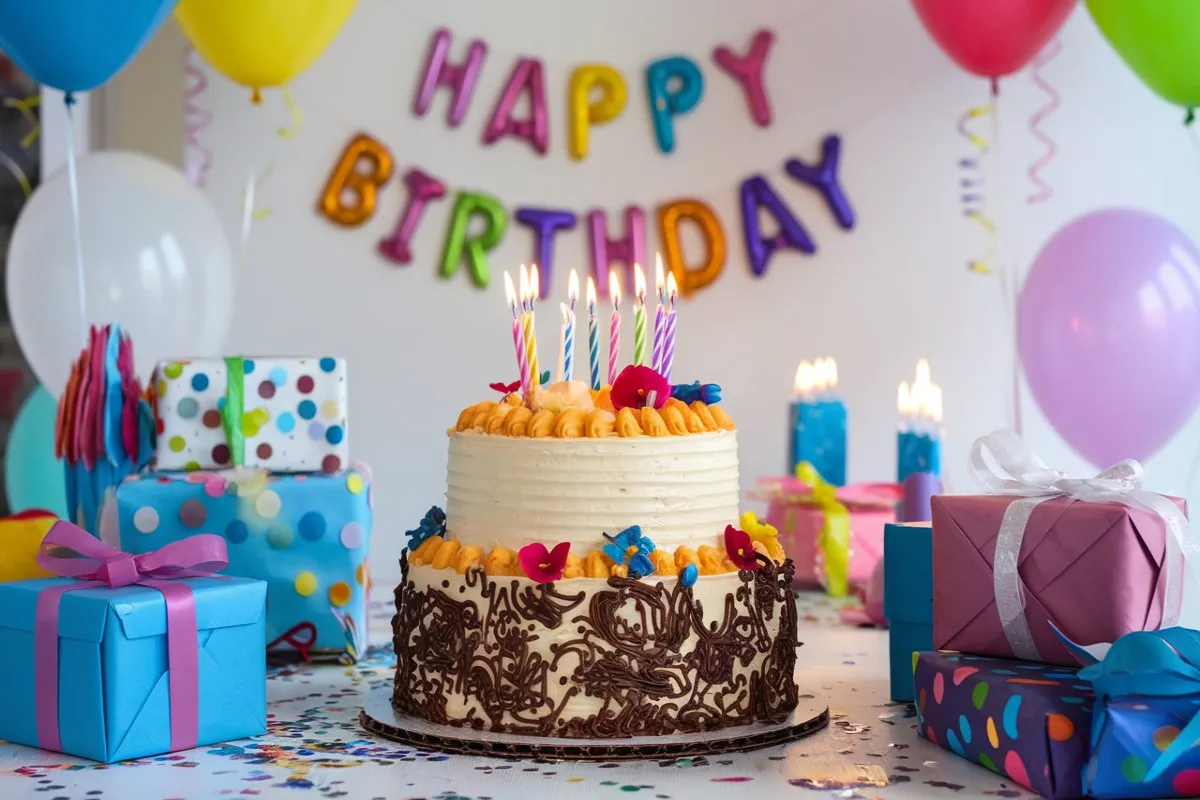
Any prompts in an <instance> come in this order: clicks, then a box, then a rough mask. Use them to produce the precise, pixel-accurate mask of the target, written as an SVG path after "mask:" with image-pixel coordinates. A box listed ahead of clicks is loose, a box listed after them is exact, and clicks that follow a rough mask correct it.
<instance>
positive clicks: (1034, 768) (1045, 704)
mask: <svg viewBox="0 0 1200 800" xmlns="http://www.w3.org/2000/svg"><path fill="white" fill-rule="evenodd" d="M913 655H914V664H913V673H914V674H913V683H914V687H913V688H914V690H915V697H916V706H917V723H918V729H919V731H920V734H921V736H922V737H923V738H925V739H928V740H929V741H931V742H933V743H934V744H936V745H938V746H940V747H944V748H946V749H947V750H950V751H952V752H954V753H956V754H957V755H959V756H961V757H962V758H965V759H967V760H968V761H972V762H974V763H975V764H978V765H980V767H981V768H986V769H990V770H991V771H993V772H996V773H999V774H1001V775H1005V776H1007V777H1008V778H1010V779H1011V780H1012V781H1013V782H1014V783H1017V784H1019V785H1021V786H1024V787H1025V788H1027V789H1030V790H1032V791H1035V792H1037V793H1038V794H1040V795H1042V796H1044V797H1049V798H1055V799H1056V800H1057V799H1058V798H1068V797H1082V796H1084V793H1083V771H1084V768H1085V766H1086V764H1087V758H1088V752H1089V739H1090V736H1091V727H1092V703H1093V699H1094V696H1093V694H1092V690H1091V687H1090V686H1089V685H1088V684H1087V683H1086V682H1085V681H1081V680H1079V678H1078V676H1077V675H1076V670H1074V669H1071V668H1067V667H1055V666H1050V665H1047V664H1034V663H1029V662H1024V661H1011V660H1008V659H1000V658H987V657H983V656H967V655H960V654H958V653H944V652H923V653H919V654H918V653H914V654H913Z"/></svg>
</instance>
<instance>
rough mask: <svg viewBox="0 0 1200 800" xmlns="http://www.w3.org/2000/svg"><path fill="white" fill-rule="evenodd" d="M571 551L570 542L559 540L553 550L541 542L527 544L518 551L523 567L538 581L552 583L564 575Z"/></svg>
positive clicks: (518, 557) (527, 573) (526, 572)
mask: <svg viewBox="0 0 1200 800" xmlns="http://www.w3.org/2000/svg"><path fill="white" fill-rule="evenodd" d="M570 552H571V543H570V542H559V543H558V544H556V545H554V549H553V550H547V549H546V545H544V544H542V543H541V542H534V543H533V544H527V545H525V546H524V547H522V548H521V550H520V551H519V552H518V553H517V560H518V561H520V562H521V569H523V570H525V574H526V575H528V576H529V577H530V578H533V580H535V581H537V582H538V583H552V582H553V581H556V580H558V579H559V578H561V577H562V576H563V572H565V571H566V569H567V555H568V554H570Z"/></svg>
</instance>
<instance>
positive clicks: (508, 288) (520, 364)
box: [504, 272, 529, 397]
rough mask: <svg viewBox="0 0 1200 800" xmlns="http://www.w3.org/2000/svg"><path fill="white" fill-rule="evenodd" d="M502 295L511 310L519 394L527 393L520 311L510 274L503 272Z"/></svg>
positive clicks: (526, 363) (527, 378)
mask: <svg viewBox="0 0 1200 800" xmlns="http://www.w3.org/2000/svg"><path fill="white" fill-rule="evenodd" d="M504 296H505V298H506V299H507V300H508V308H509V310H510V311H512V318H513V321H512V337H513V349H514V350H515V351H516V353H517V371H518V376H519V377H520V378H521V396H522V397H527V396H528V395H529V360H528V359H527V358H526V356H525V332H524V331H522V330H521V312H520V311H519V310H518V309H517V296H516V292H515V291H514V290H513V281H512V275H509V274H508V272H505V273H504Z"/></svg>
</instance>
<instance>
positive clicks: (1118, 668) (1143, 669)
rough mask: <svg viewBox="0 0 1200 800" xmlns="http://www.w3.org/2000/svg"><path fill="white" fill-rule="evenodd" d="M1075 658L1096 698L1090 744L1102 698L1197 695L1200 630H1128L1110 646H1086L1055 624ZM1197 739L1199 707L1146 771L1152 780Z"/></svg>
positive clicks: (1199, 695)
mask: <svg viewBox="0 0 1200 800" xmlns="http://www.w3.org/2000/svg"><path fill="white" fill-rule="evenodd" d="M1055 632H1056V633H1058V635H1059V637H1060V638H1061V639H1062V640H1063V642H1064V643H1065V644H1066V645H1067V647H1068V648H1069V649H1070V650H1071V652H1072V653H1073V654H1074V655H1075V657H1076V658H1078V659H1080V661H1082V662H1083V663H1085V664H1087V665H1088V666H1085V667H1084V668H1083V669H1081V670H1080V671H1079V677H1080V678H1081V679H1083V680H1085V681H1087V682H1088V683H1090V684H1091V685H1092V689H1093V691H1095V693H1096V698H1097V701H1098V702H1097V703H1096V707H1095V711H1094V712H1093V720H1094V722H1093V725H1092V745H1093V746H1095V744H1096V739H1097V737H1098V736H1099V734H1100V732H1101V731H1102V730H1103V729H1104V726H1103V723H1104V718H1105V715H1106V714H1107V713H1108V711H1107V709H1106V708H1105V703H1104V701H1107V700H1116V699H1122V698H1128V699H1135V698H1143V697H1189V698H1196V699H1200V666H1198V665H1200V631H1194V630H1191V629H1189V628H1167V629H1165V630H1159V631H1136V632H1134V633H1127V634H1125V635H1124V636H1122V637H1121V638H1120V639H1117V641H1115V642H1113V643H1112V645H1111V646H1108V647H1107V648H1104V647H1103V646H1100V647H1098V648H1085V647H1083V646H1081V645H1078V644H1075V643H1074V642H1072V641H1071V640H1069V639H1067V637H1066V636H1063V634H1062V632H1061V631H1059V630H1057V628H1056V629H1055ZM1198 739H1200V712H1198V713H1197V714H1196V715H1195V716H1193V717H1192V719H1191V721H1190V722H1188V724H1187V725H1185V726H1184V727H1183V730H1181V731H1180V732H1179V735H1178V736H1176V737H1175V741H1173V742H1172V743H1171V744H1170V746H1169V747H1167V749H1166V750H1164V751H1163V752H1162V754H1161V755H1160V756H1159V757H1158V758H1157V759H1156V760H1155V762H1154V763H1153V764H1152V765H1151V766H1150V769H1149V771H1147V772H1146V777H1145V778H1144V779H1143V783H1152V782H1153V781H1155V780H1157V779H1158V778H1159V777H1160V776H1162V775H1163V773H1165V772H1166V771H1167V770H1169V769H1170V768H1171V765H1172V764H1174V763H1175V761H1176V760H1177V759H1178V758H1179V757H1180V756H1181V755H1183V753H1184V752H1186V751H1187V750H1188V749H1189V748H1191V746H1192V745H1193V744H1194V743H1195V742H1196V741H1197V740H1198Z"/></svg>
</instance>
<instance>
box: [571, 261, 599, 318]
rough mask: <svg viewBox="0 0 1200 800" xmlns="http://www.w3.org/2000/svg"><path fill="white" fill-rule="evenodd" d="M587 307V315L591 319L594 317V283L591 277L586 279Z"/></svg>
mask: <svg viewBox="0 0 1200 800" xmlns="http://www.w3.org/2000/svg"><path fill="white" fill-rule="evenodd" d="M571 274H572V275H574V274H575V273H574V272H572V273H571ZM587 307H588V314H590V315H591V316H593V317H594V316H596V282H595V281H594V280H592V276H591V275H589V276H588V279H587Z"/></svg>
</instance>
